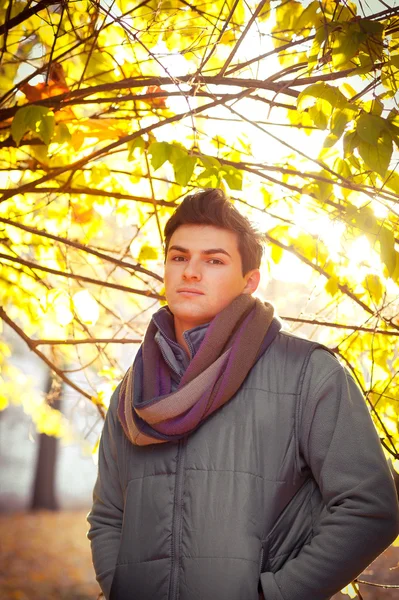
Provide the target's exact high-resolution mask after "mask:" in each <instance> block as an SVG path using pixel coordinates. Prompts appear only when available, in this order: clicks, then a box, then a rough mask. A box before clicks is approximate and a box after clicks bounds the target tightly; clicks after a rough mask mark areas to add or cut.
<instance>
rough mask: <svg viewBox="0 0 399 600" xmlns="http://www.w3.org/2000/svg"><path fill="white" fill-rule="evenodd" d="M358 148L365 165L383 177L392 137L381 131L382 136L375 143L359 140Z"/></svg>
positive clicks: (391, 148)
mask: <svg viewBox="0 0 399 600" xmlns="http://www.w3.org/2000/svg"><path fill="white" fill-rule="evenodd" d="M358 150H359V154H360V156H361V157H362V159H363V160H364V162H365V164H366V167H367V168H368V169H371V171H375V172H376V173H378V175H380V177H382V178H384V177H385V175H386V172H387V169H388V167H389V163H390V160H391V156H392V151H393V144H392V139H391V137H390V136H389V134H388V133H387V132H383V134H382V136H381V137H380V138H379V139H378V141H377V144H369V143H367V142H364V141H361V142H360V143H359V145H358Z"/></svg>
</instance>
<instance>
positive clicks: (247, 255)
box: [164, 188, 263, 275]
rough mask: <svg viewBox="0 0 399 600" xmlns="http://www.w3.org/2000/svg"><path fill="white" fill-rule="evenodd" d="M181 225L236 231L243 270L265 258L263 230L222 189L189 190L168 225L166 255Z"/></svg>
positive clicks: (166, 226) (165, 233) (250, 267)
mask: <svg viewBox="0 0 399 600" xmlns="http://www.w3.org/2000/svg"><path fill="white" fill-rule="evenodd" d="M180 225H213V226H214V227H220V228H221V229H228V230H229V231H233V232H234V233H236V234H237V241H238V251H239V253H240V256H241V265H242V273H243V275H245V274H246V273H248V271H250V270H251V269H258V268H259V267H260V263H261V260H262V254H263V245H262V238H261V234H260V233H259V232H258V231H257V230H256V229H255V227H254V226H253V225H252V224H251V223H250V221H249V220H248V219H247V218H246V217H244V216H243V215H242V214H241V213H240V212H239V211H238V210H237V209H236V208H235V207H234V206H233V204H232V202H231V200H230V198H229V197H228V196H226V194H225V193H224V192H223V190H221V189H218V188H206V189H203V190H201V191H198V192H194V193H193V194H189V195H188V196H186V197H185V198H184V200H183V201H182V202H181V204H179V206H178V207H177V208H176V210H175V212H174V213H173V215H172V216H171V217H170V219H169V220H168V222H167V223H166V225H165V230H164V235H165V257H166V254H167V252H168V247H169V242H170V238H171V237H172V235H173V233H174V232H175V231H176V229H177V228H178V227H180Z"/></svg>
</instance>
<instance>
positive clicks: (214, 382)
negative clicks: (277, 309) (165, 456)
mask: <svg viewBox="0 0 399 600" xmlns="http://www.w3.org/2000/svg"><path fill="white" fill-rule="evenodd" d="M161 310H162V309H161ZM273 313H274V309H273V307H272V305H271V304H269V303H267V302H266V303H262V302H261V301H260V300H257V299H255V298H253V297H252V296H251V295H249V294H242V295H240V296H238V297H237V298H235V299H234V300H233V301H232V302H231V304H229V305H228V306H227V307H226V308H225V309H223V310H222V311H221V312H220V313H218V314H217V315H216V317H214V319H212V321H211V322H210V324H209V326H208V328H207V332H206V334H205V337H204V339H203V341H202V343H201V345H200V347H199V349H198V351H197V353H196V354H195V356H194V358H193V359H192V360H191V362H190V364H189V366H188V367H187V369H186V371H185V373H184V375H183V377H182V378H181V380H180V383H179V385H178V387H177V389H176V390H175V391H172V380H171V374H170V370H169V367H168V365H167V364H166V363H165V361H164V359H163V356H162V353H161V350H160V348H159V346H158V344H157V342H156V341H155V339H154V337H155V334H156V332H157V327H156V325H155V323H154V322H153V321H151V323H150V325H149V326H148V329H147V332H146V334H145V337H144V342H143V344H142V345H141V347H140V349H139V351H138V353H137V356H136V358H135V361H134V363H133V365H132V366H131V367H130V368H129V369H128V370H127V372H126V374H125V377H124V379H123V381H122V384H121V388H120V393H119V402H118V418H119V420H120V422H121V425H122V427H123V430H124V432H125V435H126V436H127V438H128V439H129V440H130V441H131V442H132V444H135V445H137V446H146V445H148V444H159V443H164V442H169V441H177V440H179V439H180V438H183V437H185V436H186V435H187V434H189V433H191V432H193V431H194V430H195V429H197V427H199V425H200V424H201V423H202V421H204V419H206V418H207V417H209V415H211V414H212V413H213V412H214V411H215V410H217V409H218V408H220V407H221V406H223V404H225V403H226V402H227V401H228V400H230V398H231V397H232V396H233V395H234V394H235V393H236V392H237V390H238V388H239V387H240V386H241V384H242V383H243V381H244V379H245V378H246V376H247V375H248V373H249V371H250V370H251V368H252V367H253V366H254V364H255V363H256V361H257V360H258V359H259V358H260V356H262V354H263V353H264V351H265V350H266V348H267V346H268V345H269V344H270V342H271V341H272V339H274V337H275V335H276V334H277V333H278V331H279V329H280V328H281V325H280V323H279V322H278V321H277V320H276V319H273ZM271 324H272V327H270V325H271ZM269 329H270V330H272V331H269ZM268 331H269V334H268V335H266V334H267V333H268ZM270 333H272V336H271V335H270Z"/></svg>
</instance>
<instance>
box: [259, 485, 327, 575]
mask: <svg viewBox="0 0 399 600" xmlns="http://www.w3.org/2000/svg"><path fill="white" fill-rule="evenodd" d="M323 508H324V504H323V501H322V498H321V494H320V491H319V488H318V486H317V484H316V482H315V481H314V480H313V479H312V478H309V479H307V480H306V481H305V483H304V484H303V485H302V486H301V487H300V489H299V490H298V491H297V492H296V494H295V495H294V496H293V498H292V499H291V500H290V502H289V503H288V504H287V506H286V507H285V508H284V510H283V511H282V512H281V514H280V516H279V517H278V518H277V520H276V522H275V523H274V525H273V527H272V529H271V530H270V532H269V534H268V536H267V538H266V540H265V542H264V543H263V544H262V548H263V553H264V558H263V563H264V564H262V565H261V572H265V571H271V572H272V573H276V572H277V571H279V570H280V569H281V568H282V566H283V565H284V564H285V563H286V562H287V561H289V560H291V559H292V558H295V557H296V556H297V555H298V554H299V552H300V551H301V549H302V548H303V546H305V545H306V544H308V543H309V542H310V541H311V539H312V538H313V535H314V529H315V526H316V524H317V522H318V521H319V519H320V516H321V513H322V511H323Z"/></svg>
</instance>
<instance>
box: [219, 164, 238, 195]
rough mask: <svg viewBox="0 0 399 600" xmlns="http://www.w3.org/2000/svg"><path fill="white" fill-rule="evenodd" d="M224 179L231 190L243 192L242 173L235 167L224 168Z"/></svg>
mask: <svg viewBox="0 0 399 600" xmlns="http://www.w3.org/2000/svg"><path fill="white" fill-rule="evenodd" d="M222 177H223V179H224V180H225V182H226V183H227V185H228V186H229V188H230V189H231V190H242V171H239V170H238V169H236V168H235V167H228V166H223V173H222Z"/></svg>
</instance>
